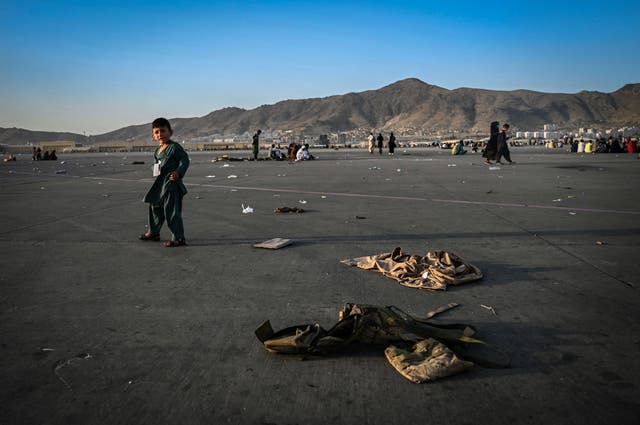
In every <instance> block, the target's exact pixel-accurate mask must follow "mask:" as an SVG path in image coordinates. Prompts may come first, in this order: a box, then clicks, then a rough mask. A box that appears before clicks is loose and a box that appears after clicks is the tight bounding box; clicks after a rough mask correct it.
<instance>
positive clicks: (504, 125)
mask: <svg viewBox="0 0 640 425" xmlns="http://www.w3.org/2000/svg"><path fill="white" fill-rule="evenodd" d="M509 127H510V126H509V124H506V123H505V124H502V128H509Z"/></svg>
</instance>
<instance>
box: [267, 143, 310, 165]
mask: <svg viewBox="0 0 640 425" xmlns="http://www.w3.org/2000/svg"><path fill="white" fill-rule="evenodd" d="M269 158H271V159H275V160H277V161H283V160H285V159H289V160H291V161H308V160H311V159H315V157H314V156H313V155H311V153H310V152H309V144H308V143H305V144H304V145H298V144H297V143H290V144H289V147H288V148H287V154H286V155H285V153H284V152H283V151H282V148H281V147H280V145H278V146H276V144H275V143H274V144H272V145H271V149H269Z"/></svg>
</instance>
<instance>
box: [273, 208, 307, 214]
mask: <svg viewBox="0 0 640 425" xmlns="http://www.w3.org/2000/svg"><path fill="white" fill-rule="evenodd" d="M273 212H275V213H276V214H284V213H297V214H302V213H304V212H305V211H304V210H303V209H302V208H298V207H278V208H276V209H275V210H273Z"/></svg>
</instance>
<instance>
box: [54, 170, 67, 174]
mask: <svg viewBox="0 0 640 425" xmlns="http://www.w3.org/2000/svg"><path fill="white" fill-rule="evenodd" d="M56 174H67V170H56Z"/></svg>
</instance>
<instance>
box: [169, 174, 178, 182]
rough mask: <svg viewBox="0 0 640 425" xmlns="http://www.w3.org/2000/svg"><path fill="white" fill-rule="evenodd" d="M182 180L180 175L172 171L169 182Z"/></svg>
mask: <svg viewBox="0 0 640 425" xmlns="http://www.w3.org/2000/svg"><path fill="white" fill-rule="evenodd" d="M179 178H180V174H179V173H178V172H177V171H172V172H171V173H169V180H171V181H172V182H174V181H176V180H178V179H179Z"/></svg>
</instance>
